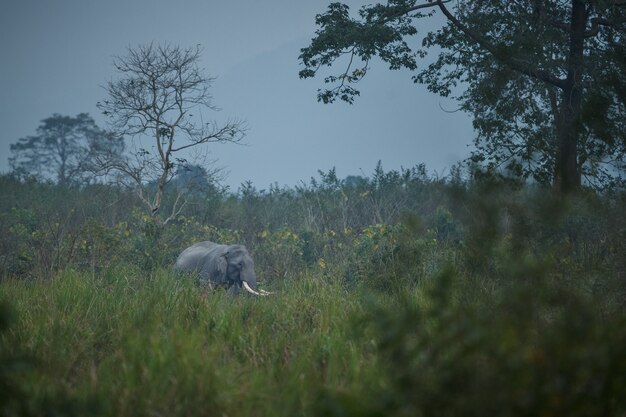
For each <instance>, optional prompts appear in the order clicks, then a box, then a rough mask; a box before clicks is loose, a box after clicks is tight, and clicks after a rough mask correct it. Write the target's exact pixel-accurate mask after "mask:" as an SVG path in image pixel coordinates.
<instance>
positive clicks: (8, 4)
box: [0, 0, 473, 190]
mask: <svg viewBox="0 0 626 417" xmlns="http://www.w3.org/2000/svg"><path fill="white" fill-rule="evenodd" d="M347 3H348V4H349V5H351V8H352V9H353V10H354V11H356V10H357V9H358V7H360V6H361V5H362V4H369V3H372V2H371V1H348V2H347ZM328 4H329V1H327V0H265V1H258V0H232V1H224V0H221V1H213V0H176V1H174V0H168V1H166V0H107V1H102V0H3V1H2V6H3V7H2V10H1V12H0V53H1V56H2V65H1V66H0V94H1V95H0V124H1V126H2V127H3V129H2V134H1V136H0V171H1V172H7V171H8V169H9V167H8V162H7V159H8V156H9V145H10V144H11V143H15V142H16V141H17V140H18V139H19V138H21V137H25V136H27V135H32V134H34V133H35V130H36V129H37V126H38V125H39V122H40V121H41V120H42V119H44V118H46V117H49V116H51V115H52V114H53V113H59V114H62V115H70V116H75V115H76V114H78V113H81V112H87V113H89V114H91V115H92V117H94V119H95V120H96V122H97V123H98V124H99V125H100V126H101V127H106V123H105V121H104V119H103V118H102V117H101V115H100V114H99V111H98V109H97V108H96V102H97V101H100V100H103V99H104V98H106V97H105V93H104V90H103V89H102V85H104V84H105V83H106V81H107V80H110V79H112V78H114V77H115V71H114V69H113V66H112V61H113V57H114V56H116V55H124V54H125V52H126V49H127V47H129V46H130V47H133V46H137V45H139V44H144V43H149V42H152V41H154V42H160V43H163V42H168V43H170V44H176V45H180V46H183V47H187V46H195V45H197V44H200V45H201V46H202V48H203V54H202V59H203V61H202V67H203V68H205V69H206V72H207V74H209V75H212V76H215V77H217V79H216V81H215V82H214V84H213V88H212V92H213V96H214V104H215V105H217V106H219V107H220V108H221V109H222V110H221V112H220V113H219V115H217V116H216V117H217V118H218V119H223V118H225V117H229V116H230V117H236V118H239V119H243V120H245V121H246V123H247V125H248V128H249V130H248V134H247V137H246V139H245V142H246V143H247V145H246V146H238V145H232V144H229V145H210V146H211V148H210V149H211V155H212V157H213V158H217V159H219V162H218V164H219V165H220V166H223V167H225V168H226V171H227V172H228V175H227V178H226V180H225V183H226V184H228V185H230V186H231V187H232V188H233V189H235V190H236V189H237V188H238V186H239V184H241V183H242V182H243V181H246V180H251V181H252V182H253V183H254V184H255V185H256V186H257V187H258V188H266V187H267V186H268V185H269V184H271V183H274V182H276V183H278V184H279V185H289V186H293V185H295V184H297V183H299V182H300V181H308V180H309V178H310V177H311V176H316V175H317V170H318V169H321V170H324V171H327V170H328V169H330V168H332V167H336V169H337V174H338V175H339V176H340V177H345V176H347V175H354V174H360V175H370V174H371V173H372V171H373V169H374V167H375V165H376V162H377V161H378V160H381V161H382V163H383V167H384V168H385V169H386V170H389V169H399V168H400V167H401V166H403V167H405V168H408V167H412V166H414V165H416V164H418V163H421V162H423V163H425V164H426V165H427V168H428V169H429V170H430V171H431V172H432V171H437V172H438V173H439V174H444V173H446V172H447V169H448V168H449V166H450V165H452V164H453V163H455V162H457V161H459V160H461V159H463V158H465V157H466V156H467V155H468V153H469V150H470V148H469V147H468V146H469V144H470V143H471V140H472V137H473V131H472V128H471V121H470V119H469V118H468V116H467V115H465V114H463V113H461V112H456V113H448V112H444V111H443V110H442V107H443V108H445V109H454V108H455V103H454V102H451V101H449V100H445V99H443V98H441V97H438V96H436V95H433V94H432V93H429V92H427V91H426V89H425V88H424V87H423V86H421V85H415V84H413V83H412V82H411V80H410V73H408V72H393V71H389V70H387V69H386V68H385V66H384V65H381V64H378V63H374V64H373V65H372V70H371V71H370V73H369V74H368V76H367V77H366V78H365V79H364V80H363V82H362V83H361V84H360V88H359V89H360V90H361V97H360V98H357V100H356V102H355V104H354V105H352V106H350V105H347V104H345V103H343V102H338V103H335V104H331V105H324V104H321V103H318V102H317V100H316V92H317V89H318V88H319V87H322V80H321V79H319V78H315V79H313V80H300V79H298V71H299V69H300V66H299V63H298V55H299V50H300V48H302V47H305V46H307V45H308V43H309V41H310V39H311V38H312V37H313V36H314V32H315V29H316V27H315V24H314V19H315V15H316V14H317V13H321V12H323V11H324V10H325V9H326V7H327V5H328Z"/></svg>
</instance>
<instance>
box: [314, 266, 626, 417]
mask: <svg viewBox="0 0 626 417" xmlns="http://www.w3.org/2000/svg"><path fill="white" fill-rule="evenodd" d="M510 262H511V263H512V265H510V267H511V268H510V270H511V271H514V270H515V271H516V272H515V274H514V275H513V276H511V277H510V278H511V279H512V282H511V283H510V285H507V286H506V287H505V288H504V289H503V291H502V293H501V294H500V295H499V296H498V297H497V299H496V301H495V302H491V301H488V300H485V299H481V298H478V299H473V300H471V302H469V303H468V302H467V301H464V300H466V299H464V298H463V297H462V296H461V293H462V292H463V291H464V290H465V286H466V284H464V283H463V282H462V281H461V280H460V277H459V276H458V274H456V273H455V272H454V271H453V270H451V269H448V270H446V271H444V272H443V273H442V274H441V275H439V276H437V277H436V278H435V279H434V280H432V281H431V283H430V286H429V287H428V289H427V290H426V291H424V292H423V293H421V294H420V297H419V298H418V299H415V298H414V297H407V298H405V299H403V300H402V303H401V305H400V306H398V305H393V306H390V305H386V304H383V305H380V306H378V307H375V308H373V309H372V310H371V311H369V312H368V313H367V314H366V318H365V319H363V320H364V322H367V323H372V324H373V327H374V329H375V334H376V336H375V340H377V342H378V345H377V346H378V350H379V352H380V356H381V357H380V360H381V363H382V365H383V366H382V367H381V371H382V373H383V374H382V375H381V377H380V378H381V380H382V381H384V382H383V383H381V384H379V385H375V386H370V387H368V388H367V389H365V390H364V391H361V392H357V393H347V392H345V391H342V390H337V389H332V388H325V389H324V390H323V391H322V392H321V394H320V396H321V397H320V402H319V405H318V410H317V413H318V414H323V415H331V416H345V415H350V416H383V415H384V416H415V415H418V416H423V415H442V416H458V415H468V416H484V415H496V416H519V415H571V416H603V415H615V416H619V415H622V414H623V413H624V412H625V411H626V401H625V400H624V398H625V397H624V392H626V377H625V376H624V375H626V360H625V358H624V355H623V352H622V350H623V346H624V343H626V320H625V317H624V316H623V314H618V315H611V316H608V317H607V316H603V315H602V314H601V311H600V310H599V309H598V308H597V299H594V297H591V296H590V295H589V294H586V293H584V292H581V291H580V290H579V289H577V288H572V287H569V286H566V285H562V284H561V283H558V282H551V281H550V280H549V279H547V278H548V277H547V276H546V275H545V273H546V272H547V271H546V270H545V268H543V267H542V266H541V265H536V264H533V263H532V262H531V263H527V262H526V263H525V261H522V262H517V261H515V260H510ZM513 264H515V265H513Z"/></svg>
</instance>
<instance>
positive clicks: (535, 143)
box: [299, 0, 626, 191]
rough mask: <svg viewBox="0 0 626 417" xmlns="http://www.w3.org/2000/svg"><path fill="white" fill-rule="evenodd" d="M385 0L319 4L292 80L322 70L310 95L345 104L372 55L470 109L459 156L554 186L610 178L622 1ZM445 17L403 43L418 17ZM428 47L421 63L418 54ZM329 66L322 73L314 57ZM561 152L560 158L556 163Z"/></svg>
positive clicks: (616, 153) (617, 163)
mask: <svg viewBox="0 0 626 417" xmlns="http://www.w3.org/2000/svg"><path fill="white" fill-rule="evenodd" d="M447 3H449V2H447V1H438V2H432V1H429V2H419V1H416V0H393V1H388V2H385V3H384V4H380V3H376V4H368V5H365V6H362V7H361V8H360V10H359V12H358V16H351V15H350V13H349V7H348V6H347V5H346V4H343V3H331V4H330V5H329V6H328V9H327V10H326V11H325V12H324V13H320V14H318V15H317V16H316V18H315V23H316V24H317V26H318V27H319V28H318V30H317V31H316V32H315V36H314V37H313V39H312V40H311V42H310V45H308V46H307V47H305V48H302V49H301V54H300V56H299V59H300V60H301V62H302V64H303V65H304V68H303V69H302V70H300V72H299V75H300V77H301V78H310V77H314V76H316V75H318V74H323V76H324V78H323V79H324V83H325V84H330V87H328V88H324V89H320V90H318V100H319V101H322V102H324V103H330V102H333V101H334V100H336V99H337V98H339V99H341V100H343V101H346V102H348V103H353V101H354V99H355V97H356V96H358V95H359V94H360V92H359V90H357V89H356V88H355V87H354V86H355V84H356V83H358V82H359V81H360V80H361V79H362V78H363V77H364V76H365V75H366V73H367V72H368V71H369V70H370V67H369V63H370V61H371V60H372V58H373V57H374V56H378V57H379V58H380V59H381V60H382V61H384V62H385V63H387V64H389V68H390V69H391V70H398V69H408V70H410V71H413V72H414V76H413V80H414V81H415V82H418V83H422V84H425V85H426V86H427V88H428V89H429V90H430V91H432V92H434V93H437V94H439V95H442V96H444V97H448V96H454V98H455V99H457V100H458V101H459V104H460V108H461V109H463V110H465V111H467V112H468V113H470V114H471V115H472V117H473V119H474V123H473V124H474V128H475V130H476V133H477V136H476V138H475V146H476V151H475V152H474V153H473V155H472V158H471V161H472V162H473V163H475V164H478V165H480V166H482V167H483V168H484V169H485V170H486V171H488V172H489V173H490V174H491V175H504V176H506V177H511V176H512V177H514V178H517V179H522V180H526V179H528V178H532V179H533V180H534V182H539V183H541V184H544V185H545V184H550V183H552V184H553V185H554V186H555V187H556V188H557V189H559V190H563V191H568V190H569V189H572V188H578V187H579V186H580V183H581V179H582V180H583V181H585V182H587V184H588V185H592V186H594V187H598V188H600V189H601V188H604V187H611V186H615V185H616V184H620V183H621V184H622V185H623V180H624V178H623V177H624V169H625V168H626V167H625V165H624V157H625V156H626V146H625V145H626V137H625V133H624V132H626V129H625V125H624V120H625V118H624V114H625V112H626V106H625V101H624V83H625V81H626V79H625V78H624V74H626V71H624V70H625V69H626V67H625V65H626V64H625V63H624V60H623V56H624V46H623V42H620V41H618V39H620V40H623V38H624V36H625V35H626V32H625V30H626V29H625V27H624V21H625V19H626V7H624V4H623V3H622V2H597V1H592V0H585V1H582V0H581V1H575V2H546V1H533V2H505V3H503V4H500V3H497V2H492V3H488V2H484V1H467V2H464V4H463V5H457V6H454V7H453V6H451V5H449V4H447ZM435 12H438V13H442V14H443V15H444V17H445V23H444V24H443V25H441V27H439V28H438V29H436V30H433V31H431V32H428V33H426V34H425V35H424V36H423V37H422V40H421V47H416V46H415V45H414V44H412V43H411V42H410V37H411V36H414V35H416V34H417V32H418V29H419V28H420V26H421V22H422V21H421V20H420V19H422V18H425V17H430V16H432V15H433V14H434V13H435ZM433 51H434V52H435V53H436V57H435V58H434V60H431V62H428V63H422V62H420V60H419V59H418V58H424V57H425V56H426V54H427V52H433ZM332 66H339V67H340V70H339V71H337V72H336V73H332V74H331V75H326V73H327V72H328V70H327V69H326V67H332ZM567 161H569V162H567Z"/></svg>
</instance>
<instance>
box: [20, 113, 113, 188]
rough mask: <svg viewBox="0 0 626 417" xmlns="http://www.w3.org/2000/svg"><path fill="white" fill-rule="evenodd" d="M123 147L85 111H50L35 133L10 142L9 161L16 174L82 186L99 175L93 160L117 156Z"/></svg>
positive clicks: (66, 184)
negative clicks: (67, 113)
mask: <svg viewBox="0 0 626 417" xmlns="http://www.w3.org/2000/svg"><path fill="white" fill-rule="evenodd" d="M123 150H124V142H123V140H122V139H121V138H120V137H118V136H115V135H113V134H112V133H111V132H107V131H105V130H103V129H100V128H99V127H98V126H97V125H96V123H95V122H94V120H93V119H92V118H91V116H89V115H88V114H87V113H80V114H78V115H77V116H75V117H71V116H62V115H60V114H53V115H52V116H51V117H48V118H46V119H44V120H42V121H41V125H40V126H39V127H38V128H37V133H36V134H35V135H33V136H27V137H25V138H21V139H19V140H18V141H17V142H16V143H14V144H12V145H11V154H12V156H11V157H10V158H9V164H10V166H11V168H12V170H13V173H14V175H17V176H18V177H22V178H24V177H34V178H36V179H38V180H54V181H56V182H57V183H58V184H59V185H63V186H70V185H84V184H87V183H90V182H93V181H94V180H95V178H96V177H97V175H98V173H97V172H96V171H97V169H96V167H95V166H94V165H93V161H94V160H95V159H97V158H103V157H105V156H106V158H107V159H113V158H117V157H119V156H120V155H121V153H122V152H123Z"/></svg>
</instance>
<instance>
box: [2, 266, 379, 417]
mask: <svg viewBox="0 0 626 417" xmlns="http://www.w3.org/2000/svg"><path fill="white" fill-rule="evenodd" d="M0 297H1V299H3V300H10V301H11V305H12V306H13V309H14V315H15V317H17V320H15V321H14V323H13V324H12V325H11V327H10V331H9V332H8V333H7V334H5V335H4V336H3V339H2V344H3V347H4V349H6V352H8V353H9V354H11V353H15V354H17V353H23V352H24V351H25V352H26V353H27V354H28V356H30V357H32V358H35V359H36V363H35V365H34V366H33V367H32V369H31V371H30V372H28V373H27V374H25V375H22V376H20V383H21V384H23V386H25V387H27V394H28V395H27V397H28V398H30V400H29V401H30V402H32V403H33V404H35V405H33V406H32V407H35V406H36V405H37V403H41V404H46V403H47V402H48V400H49V399H53V398H74V399H77V400H80V401H79V403H80V404H82V405H81V407H87V406H88V405H89V407H92V408H90V409H89V411H90V412H97V413H98V414H101V415H116V416H125V415H128V416H139V415H146V416H148V415H151V416H152V415H207V416H209V415H210V416H214V415H285V416H293V415H300V414H307V413H308V410H310V408H311V405H312V404H313V402H314V401H315V396H316V395H317V392H318V391H319V389H320V388H321V387H322V386H327V385H329V386H334V387H337V388H341V389H346V390H352V389H353V388H354V387H355V386H361V385H363V384H364V383H366V381H367V380H368V379H372V378H374V377H375V372H373V370H372V369H373V366H374V365H375V357H374V355H373V351H372V346H359V345H358V343H356V342H353V341H351V340H350V337H349V335H350V334H351V332H353V331H354V329H353V328H352V327H351V325H352V320H351V316H353V315H354V314H356V313H358V312H359V310H360V308H361V306H360V303H359V301H358V298H357V297H354V296H348V294H346V293H345V292H344V291H343V290H342V289H341V288H340V287H339V286H333V285H326V284H325V285H319V283H318V282H317V281H315V280H312V279H302V280H299V281H290V282H285V284H284V287H283V288H281V289H280V293H279V294H277V295H276V296H274V297H266V298H249V297H231V296H229V295H228V294H226V293H222V292H214V293H207V292H205V291H204V290H203V289H201V288H199V287H197V286H195V285H194V284H193V283H192V282H191V281H189V280H186V279H180V278H177V277H174V276H172V275H170V273H169V272H168V271H165V270H158V271H156V272H154V273H152V274H150V275H144V274H142V273H141V272H140V271H137V270H132V269H130V268H120V269H117V270H115V271H111V272H109V273H108V274H105V275H104V276H102V277H99V278H98V279H96V280H94V279H93V278H92V277H91V276H89V275H88V274H83V273H78V272H74V271H71V270H67V271H63V272H61V273H59V274H58V275H57V276H55V277H54V278H53V279H49V280H46V281H37V282H28V281H5V282H3V284H2V286H0ZM94 404H95V408H93V406H94ZM80 410H83V411H84V408H82V409H80ZM79 414H80V413H79Z"/></svg>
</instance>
